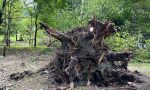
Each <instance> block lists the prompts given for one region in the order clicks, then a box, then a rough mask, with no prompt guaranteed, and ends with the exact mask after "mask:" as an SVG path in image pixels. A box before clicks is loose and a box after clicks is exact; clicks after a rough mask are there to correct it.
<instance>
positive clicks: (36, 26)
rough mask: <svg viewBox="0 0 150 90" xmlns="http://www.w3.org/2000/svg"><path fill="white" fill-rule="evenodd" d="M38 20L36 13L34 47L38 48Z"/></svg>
mask: <svg viewBox="0 0 150 90" xmlns="http://www.w3.org/2000/svg"><path fill="white" fill-rule="evenodd" d="M37 19H38V14H37V12H36V16H35V34H34V47H36V39H37V38H36V37H37V30H38V25H37Z"/></svg>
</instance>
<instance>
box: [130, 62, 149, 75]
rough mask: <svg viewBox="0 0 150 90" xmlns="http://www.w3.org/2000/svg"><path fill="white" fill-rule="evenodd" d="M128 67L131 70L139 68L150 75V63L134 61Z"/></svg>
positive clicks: (138, 69)
mask: <svg viewBox="0 0 150 90" xmlns="http://www.w3.org/2000/svg"><path fill="white" fill-rule="evenodd" d="M128 69H129V70H131V71H135V70H137V71H139V72H141V73H143V74H146V75H150V63H137V62H132V63H129V67H128Z"/></svg>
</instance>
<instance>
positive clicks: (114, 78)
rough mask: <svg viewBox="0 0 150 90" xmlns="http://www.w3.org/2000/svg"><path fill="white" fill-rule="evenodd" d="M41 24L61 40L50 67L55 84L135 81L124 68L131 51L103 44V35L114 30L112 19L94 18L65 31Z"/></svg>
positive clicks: (99, 83) (107, 83)
mask: <svg viewBox="0 0 150 90" xmlns="http://www.w3.org/2000/svg"><path fill="white" fill-rule="evenodd" d="M40 24H41V27H43V28H44V29H45V31H46V32H47V33H48V34H50V35H51V36H53V37H55V38H56V39H58V40H59V41H60V42H61V43H62V45H61V48H60V49H59V50H58V51H57V52H56V57H55V58H54V60H53V65H52V66H50V67H51V68H49V72H50V77H51V78H53V80H54V83H55V84H57V85H68V84H70V83H74V85H87V84H88V85H97V86H109V85H124V84H127V83H128V82H135V81H136V79H135V77H134V75H132V74H131V73H130V72H128V70H127V66H128V62H129V61H130V57H131V55H132V53H131V52H128V51H126V52H113V51H111V50H110V49H109V48H108V46H107V45H106V44H105V38H107V37H109V36H110V35H113V34H114V33H115V32H116V29H115V27H114V24H113V23H112V22H110V21H106V22H104V23H103V22H100V21H98V20H95V19H93V20H91V21H89V22H88V25H87V27H78V28H75V29H73V30H72V31H69V32H66V33H62V32H60V31H57V30H54V29H52V28H49V27H48V26H47V25H46V24H44V23H40Z"/></svg>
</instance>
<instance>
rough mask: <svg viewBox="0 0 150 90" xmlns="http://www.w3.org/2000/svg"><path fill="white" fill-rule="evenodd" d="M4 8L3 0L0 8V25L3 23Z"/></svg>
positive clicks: (4, 1)
mask: <svg viewBox="0 0 150 90" xmlns="http://www.w3.org/2000/svg"><path fill="white" fill-rule="evenodd" d="M5 6H6V0H3V4H2V7H1V11H0V24H2V23H3V20H2V16H3V11H4V8H5Z"/></svg>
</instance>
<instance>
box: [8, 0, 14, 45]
mask: <svg viewBox="0 0 150 90" xmlns="http://www.w3.org/2000/svg"><path fill="white" fill-rule="evenodd" d="M12 5H13V0H10V1H9V4H8V30H7V37H6V45H7V46H10V29H11V10H12Z"/></svg>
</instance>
